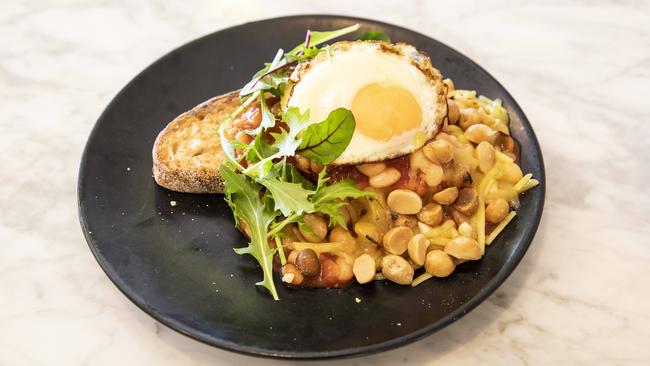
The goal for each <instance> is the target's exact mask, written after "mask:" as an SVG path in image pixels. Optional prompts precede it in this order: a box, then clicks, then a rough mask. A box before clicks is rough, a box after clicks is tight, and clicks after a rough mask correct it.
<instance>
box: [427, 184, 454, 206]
mask: <svg viewBox="0 0 650 366" xmlns="http://www.w3.org/2000/svg"><path fill="white" fill-rule="evenodd" d="M456 198H458V188H456V187H449V188H445V189H443V190H442V191H440V192H438V193H436V194H434V195H433V200H434V201H436V202H438V203H439V204H441V205H451V204H452V203H454V202H455V201H456Z"/></svg>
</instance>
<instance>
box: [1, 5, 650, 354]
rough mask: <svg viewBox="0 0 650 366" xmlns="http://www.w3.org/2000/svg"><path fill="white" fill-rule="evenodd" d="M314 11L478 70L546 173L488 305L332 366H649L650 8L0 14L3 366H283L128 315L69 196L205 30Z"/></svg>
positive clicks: (101, 9)
mask: <svg viewBox="0 0 650 366" xmlns="http://www.w3.org/2000/svg"><path fill="white" fill-rule="evenodd" d="M304 13H332V14H346V15H355V16H362V17H369V18H375V19H378V20H382V21H387V22H391V23H395V24H398V25H402V26H405V27H408V28H411V29H414V30H417V31H419V32H422V33H424V34H427V35H429V36H432V37H434V38H437V39H440V40H442V41H443V42H445V43H447V44H449V45H451V46H452V47H454V48H456V49H458V50H459V51H461V52H463V53H464V54H466V55H467V56H469V57H470V58H472V59H474V60H475V61H477V62H478V63H479V64H481V65H482V66H484V67H485V68H486V69H487V70H488V71H489V72H490V73H492V74H493V75H494V76H495V77H496V78H497V79H498V80H499V81H501V82H502V83H503V84H504V85H505V86H506V88H507V89H508V90H509V91H510V92H511V93H512V94H513V96H514V97H515V98H516V99H517V101H518V102H519V103H520V105H521V107H522V108H523V109H524V111H526V113H527V115H528V117H529V118H530V120H531V121H532V123H533V125H534V128H535V130H536V132H537V135H538V138H539V140H540V143H541V145H542V149H543V153H544V158H545V161H546V168H547V203H546V209H545V212H544V217H543V220H542V223H541V226H540V228H539V231H538V234H537V236H536V238H535V241H534V243H533V245H532V247H531V248H530V250H529V252H528V254H527V255H526V257H525V258H524V259H523V261H522V263H521V264H520V266H519V267H518V268H517V269H516V271H515V272H514V273H513V274H512V276H511V277H510V278H509V279H508V280H507V281H506V282H505V284H504V285H503V286H501V287H500V288H499V290H498V291H497V292H496V293H495V294H494V295H493V296H491V297H490V298H489V299H488V300H487V301H486V302H485V303H483V304H482V305H481V306H479V307H478V308H477V309H476V310H474V311H473V312H471V313H470V314H468V315H467V316H465V317H464V318H462V319H461V320H459V321H458V322H456V323H455V324H453V325H451V326H449V327H447V328H446V329H444V330H442V331H440V332H439V333H437V334H435V335H433V336H431V337H428V338H425V339H423V340H421V341H419V342H416V343H414V344H411V345H409V346H406V347H403V348H400V349H397V350H393V351H389V352H385V353H382V354H378V355H373V356H369V357H365V358H357V359H352V360H345V361H338V362H331V363H327V364H339V363H340V364H350V365H360V366H361V365H395V364H406V365H466V364H470V365H471V364H479V363H481V364H493V365H547V364H553V365H559V364H566V365H595V364H602V365H618V364H621V365H623V364H625V365H634V364H638V365H647V364H650V347H649V346H650V310H649V309H650V266H649V265H648V262H649V261H650V247H648V245H649V241H648V237H650V189H649V188H648V187H649V185H648V182H649V181H650V170H649V169H648V168H650V150H649V148H648V146H649V144H650V123H648V121H649V120H650V109H649V108H648V102H647V88H648V81H649V80H650V26H648V25H649V24H650V3H648V2H644V1H634V0H629V1H622V0H619V1H604V0H598V1H585V0H582V1H577V0H574V1H565V2H559V1H549V2H533V1H505V0H498V1H491V2H485V1H455V2H444V3H442V2H434V1H423V0H420V1H410V2H408V3H407V2H400V3H397V2H394V1H383V0H373V1H370V0H363V1H348V2H332V1H324V0H315V1H309V2H297V1H289V0H280V1H273V2H267V1H262V0H258V1H208V0H192V1H184V2H182V5H181V2H163V1H153V0H144V1H114V2H113V1H101V0H97V1H81V0H58V1H49V2H41V1H10V2H5V3H3V5H2V11H0V100H1V101H2V102H0V127H1V128H2V132H3V138H2V140H1V141H2V142H1V143H0V151H1V152H2V158H1V161H2V168H1V169H0V182H1V184H0V197H1V198H2V213H1V214H0V238H1V240H0V290H1V291H0V365H2V366H6V365H7V366H8V365H70V366H74V365H109V364H110V365H113V364H119V365H127V364H133V365H228V364H246V365H276V364H283V362H280V361H271V360H260V359H255V358H251V357H246V356H241V355H237V354H234V353H230V352H226V351H222V350H218V349H214V348H211V347H208V346H206V345H203V344H201V343H198V342H196V341H193V340H191V339H189V338H186V337H184V336H181V335H179V334H177V333H175V332H174V331H171V330H170V329H168V328H166V327H164V326H161V325H159V324H158V323H156V322H155V321H154V320H153V319H151V318H150V317H149V316H147V315H146V314H144V313H143V312H141V311H140V310H139V309H137V308H136V307H135V306H134V305H132V304H131V303H130V302H129V301H128V300H127V299H126V298H125V297H124V296H122V294H121V293H120V292H119V291H118V290H117V289H116V288H115V287H114V286H113V285H112V284H111V283H110V281H109V280H108V278H107V277H106V276H105V275H104V273H103V272H102V271H101V269H100V268H99V266H98V265H97V264H96V262H95V260H94V259H93V257H92V255H91V253H90V251H89V250H88V248H87V246H86V244H85V241H84V238H83V235H82V233H81V230H80V229H79V224H78V221H77V214H76V192H75V190H76V179H77V170H78V164H79V157H80V155H81V151H82V149H83V146H84V143H85V140H86V138H87V136H88V134H89V132H90V129H91V128H92V126H93V123H94V121H95V119H96V118H97V117H98V115H99V114H100V112H101V111H102V109H103V108H104V107H105V105H106V104H107V103H108V102H109V101H110V99H111V97H112V96H113V95H114V94H115V93H116V92H117V91H118V90H119V89H120V88H121V87H122V86H123V85H124V84H125V83H126V82H128V81H129V80H130V79H131V78H132V77H133V76H134V75H135V74H136V73H137V72H139V71H140V70H142V69H143V68H144V67H146V66H147V65H148V64H149V63H151V62H152V61H153V60H155V59H156V58H158V57H159V56H160V55H162V54H164V53H166V52H167V51H169V50H171V49H172V48H174V47H176V46H178V45H180V44H182V43H184V42H187V41H189V40H192V39H194V38H197V37H199V36H201V35H204V34H207V33H209V32H212V31H214V30H217V29H221V28H225V27H228V26H231V25H235V24H239V23H243V22H247V21H251V20H255V19H261V18H267V17H274V16H280V15H288V14H304ZM294 364H300V362H294Z"/></svg>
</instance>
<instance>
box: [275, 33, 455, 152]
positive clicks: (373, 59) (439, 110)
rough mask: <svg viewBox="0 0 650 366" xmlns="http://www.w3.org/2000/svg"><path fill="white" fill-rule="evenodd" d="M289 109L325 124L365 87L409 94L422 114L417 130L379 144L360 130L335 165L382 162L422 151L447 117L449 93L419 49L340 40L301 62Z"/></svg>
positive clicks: (295, 73)
mask: <svg viewBox="0 0 650 366" xmlns="http://www.w3.org/2000/svg"><path fill="white" fill-rule="evenodd" d="M291 79H292V81H293V83H294V84H293V86H292V89H291V91H290V93H291V94H290V97H289V99H288V102H287V106H294V107H298V108H299V109H300V110H301V112H305V111H306V110H309V113H310V114H309V120H310V123H317V122H320V121H322V120H324V119H325V118H326V117H327V115H328V114H329V113H330V112H331V111H332V110H334V109H336V108H339V107H344V108H347V109H351V104H352V101H353V99H354V97H355V95H356V94H357V92H358V91H359V90H360V89H362V88H363V87H365V86H367V85H369V84H373V83H378V84H383V85H396V86H399V87H402V88H404V89H406V90H407V91H409V92H410V93H411V94H412V96H413V97H414V98H415V100H416V102H417V104H418V105H419V107H420V110H421V112H422V119H421V121H420V124H419V126H418V127H417V128H415V129H412V130H409V131H406V132H404V133H402V134H401V135H398V136H393V137H392V138H390V139H389V140H388V141H379V140H375V139H372V138H370V137H368V136H365V135H363V134H362V133H360V132H359V131H358V130H356V131H355V133H354V135H353V136H352V140H351V141H350V144H349V145H348V147H347V149H346V150H345V151H344V152H343V153H342V154H341V155H340V156H339V157H338V158H337V159H336V160H335V161H334V162H333V164H337V165H341V164H357V163H362V162H372V161H382V160H386V159H390V158H394V157H398V156H401V155H405V154H408V153H410V152H413V151H414V150H417V149H418V148H420V147H422V145H423V144H424V143H425V142H426V141H427V140H429V139H430V138H432V137H433V136H434V135H435V134H436V133H437V131H438V128H439V127H440V124H441V121H442V118H443V117H444V115H445V114H446V103H445V91H444V87H443V84H442V77H441V76H440V72H439V71H438V70H436V69H434V68H433V67H432V66H431V63H430V61H429V58H428V57H426V56H424V55H423V54H421V53H419V52H418V51H417V50H416V49H415V47H413V46H411V45H407V44H403V43H399V44H396V45H391V44H388V43H384V42H367V41H356V42H338V43H335V44H334V45H332V46H331V48H330V50H325V51H322V52H321V53H320V54H319V55H318V56H317V57H316V58H315V59H313V60H311V61H309V62H307V63H303V64H301V65H300V66H299V67H298V68H297V69H296V70H295V72H294V73H293V75H292V77H291Z"/></svg>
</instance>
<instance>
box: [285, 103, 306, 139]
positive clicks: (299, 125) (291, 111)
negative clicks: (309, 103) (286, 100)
mask: <svg viewBox="0 0 650 366" xmlns="http://www.w3.org/2000/svg"><path fill="white" fill-rule="evenodd" d="M282 122H284V123H286V124H287V127H289V132H290V133H291V135H292V136H298V134H299V133H300V132H301V131H302V130H304V129H305V128H306V127H307V126H309V110H307V111H305V113H300V109H298V107H289V108H287V110H286V111H285V112H284V113H282Z"/></svg>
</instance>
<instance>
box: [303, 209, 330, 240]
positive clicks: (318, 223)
mask: <svg viewBox="0 0 650 366" xmlns="http://www.w3.org/2000/svg"><path fill="white" fill-rule="evenodd" d="M303 220H304V221H305V223H304V225H300V227H299V230H300V233H301V234H302V236H304V237H305V239H307V240H308V241H310V242H312V243H320V242H322V241H323V239H325V236H326V235H327V222H326V221H325V219H324V218H322V217H321V216H318V215H316V214H306V215H305V216H304V217H303ZM305 226H306V227H305Z"/></svg>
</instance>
